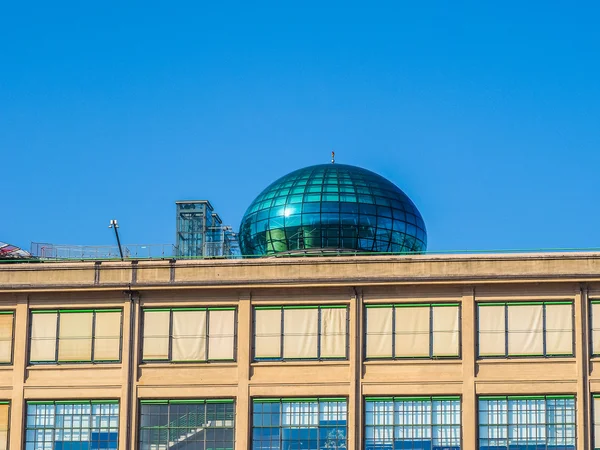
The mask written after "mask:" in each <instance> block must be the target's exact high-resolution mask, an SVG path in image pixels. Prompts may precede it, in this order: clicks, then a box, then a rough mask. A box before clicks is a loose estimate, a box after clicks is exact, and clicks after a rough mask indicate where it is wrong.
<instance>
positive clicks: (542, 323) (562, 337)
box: [477, 302, 574, 358]
mask: <svg viewBox="0 0 600 450" xmlns="http://www.w3.org/2000/svg"><path fill="white" fill-rule="evenodd" d="M477 311H478V318H477V327H478V336H479V344H478V347H479V349H478V352H479V356H480V357H482V358H485V357H492V358H493V357H496V358H497V357H509V356H573V351H574V350H573V342H574V336H573V302H502V303H479V304H478V308H477Z"/></svg>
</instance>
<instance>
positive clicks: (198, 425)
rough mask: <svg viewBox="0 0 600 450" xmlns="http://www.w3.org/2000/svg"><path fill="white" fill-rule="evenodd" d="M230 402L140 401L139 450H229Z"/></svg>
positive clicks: (232, 436)
mask: <svg viewBox="0 0 600 450" xmlns="http://www.w3.org/2000/svg"><path fill="white" fill-rule="evenodd" d="M234 439H235V403H234V401H233V399H185V400H141V401H140V432H139V450H233V448H234Z"/></svg>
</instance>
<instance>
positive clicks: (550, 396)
mask: <svg viewBox="0 0 600 450" xmlns="http://www.w3.org/2000/svg"><path fill="white" fill-rule="evenodd" d="M566 399H568V400H571V399H572V400H573V402H574V404H573V418H574V422H573V423H566V422H565V423H563V424H558V423H554V424H552V423H548V421H547V416H546V421H545V422H544V423H543V425H544V427H545V429H546V433H545V434H546V439H548V432H547V431H548V426H549V425H563V426H565V425H573V426H574V431H575V434H574V439H575V444H574V446H573V448H574V449H577V442H578V435H577V396H576V395H575V394H546V395H543V394H542V395H477V396H476V404H477V405H476V414H475V417H476V425H475V433H476V434H475V439H476V440H477V447H476V449H477V450H479V448H480V442H481V439H482V438H481V433H480V427H481V423H480V420H479V418H480V415H481V408H480V401H481V400H506V402H507V403H506V415H507V420H506V424H501V426H502V427H504V428H505V429H506V435H507V448H508V436H510V427H511V426H513V427H518V426H522V425H532V426H539V425H540V424H539V423H534V424H530V423H526V424H518V423H517V424H510V423H509V419H508V415H509V408H508V402H509V401H510V400H544V402H545V410H546V412H547V411H548V404H547V401H548V400H566ZM527 411H529V410H526V412H527ZM484 426H489V424H484ZM494 426H496V427H497V428H500V426H498V425H497V424H494ZM484 439H485V438H484ZM490 439H491V438H490ZM546 445H548V444H547V442H546Z"/></svg>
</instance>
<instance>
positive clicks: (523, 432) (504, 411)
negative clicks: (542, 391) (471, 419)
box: [479, 395, 576, 450]
mask: <svg viewBox="0 0 600 450" xmlns="http://www.w3.org/2000/svg"><path fill="white" fill-rule="evenodd" d="M575 436H576V429H575V396H573V395H548V396H514V397H503V396H499V397H496V396H493V397H479V450H530V449H534V450H538V449H543V450H575V444H576V443H575Z"/></svg>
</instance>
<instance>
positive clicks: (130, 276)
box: [0, 252, 600, 292]
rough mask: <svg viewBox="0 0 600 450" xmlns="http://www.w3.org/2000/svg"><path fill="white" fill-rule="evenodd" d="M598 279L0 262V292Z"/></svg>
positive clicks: (550, 263) (502, 263) (582, 257)
mask: <svg viewBox="0 0 600 450" xmlns="http://www.w3.org/2000/svg"><path fill="white" fill-rule="evenodd" d="M567 281H568V282H591V281H598V282H600V252H578V253H575V252H566V253H558V252H555V253H518V254H517V253H512V254H504V253H500V254H498V253H495V254H476V255H472V254H437V255H404V256H392V255H377V256H350V257H340V256H336V257H314V258H302V257H300V258H261V259H245V260H243V259H204V260H173V259H171V260H153V261H147V260H140V261H138V260H133V261H123V262H121V261H96V262H91V261H85V262H52V263H40V264H16V263H15V264H1V265H0V291H4V292H11V291H15V290H19V291H24V290H25V291H35V290H69V289H91V290H94V289H96V290H99V289H121V290H122V289H134V288H135V289H164V288H167V287H171V288H194V287H195V288H210V287H214V288H227V287H230V288H240V287H244V288H259V287H287V286H296V287H308V286H366V285H402V284H415V283H416V284H462V285H473V284H480V283H510V282H567Z"/></svg>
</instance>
